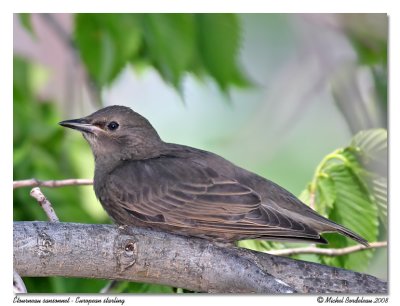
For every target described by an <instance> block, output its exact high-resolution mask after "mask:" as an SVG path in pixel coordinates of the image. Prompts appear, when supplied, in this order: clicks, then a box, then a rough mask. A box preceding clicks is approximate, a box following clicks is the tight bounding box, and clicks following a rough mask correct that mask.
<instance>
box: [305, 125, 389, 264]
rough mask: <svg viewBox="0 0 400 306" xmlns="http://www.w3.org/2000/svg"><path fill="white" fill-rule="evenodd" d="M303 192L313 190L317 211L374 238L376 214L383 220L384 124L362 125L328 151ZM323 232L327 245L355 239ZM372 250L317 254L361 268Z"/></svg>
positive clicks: (345, 243) (344, 244)
mask: <svg viewBox="0 0 400 306" xmlns="http://www.w3.org/2000/svg"><path fill="white" fill-rule="evenodd" d="M302 195H303V197H304V198H305V199H306V200H309V199H311V198H313V195H314V200H315V201H314V206H315V208H316V210H317V211H318V212H319V213H321V214H323V215H324V216H326V217H328V218H329V219H331V220H333V221H335V222H337V223H339V224H341V225H344V226H345V227H348V228H349V229H351V230H353V231H354V232H356V233H358V234H359V235H361V236H362V237H364V238H365V239H367V240H368V241H376V240H377V238H378V236H379V232H378V231H379V226H378V220H380V221H381V222H382V223H383V224H384V225H386V224H387V223H386V222H387V132H386V130H384V129H373V130H366V131H361V132H359V133H358V134H357V135H355V136H354V137H353V139H352V141H351V145H350V146H348V147H346V148H343V149H339V150H336V151H335V152H333V153H331V154H328V155H327V156H326V157H325V158H324V159H323V161H322V162H321V163H320V165H319V166H318V167H317V169H316V171H315V175H314V178H313V180H312V182H311V184H310V185H309V186H308V188H307V189H306V190H305V191H303V193H302ZM309 202H310V201H308V202H307V201H306V203H309ZM324 236H325V237H326V238H327V239H328V240H329V242H330V244H329V245H328V247H336V248H342V247H347V246H350V245H353V244H354V243H355V242H354V241H352V240H350V239H349V238H346V237H343V236H341V235H338V234H324ZM372 254H373V251H372V250H366V251H363V252H358V253H353V254H349V255H345V256H339V257H327V256H320V260H321V262H322V263H325V264H329V265H335V266H338V267H343V268H348V269H354V270H359V271H361V270H363V269H365V267H366V266H367V264H368V261H369V260H370V258H371V256H372Z"/></svg>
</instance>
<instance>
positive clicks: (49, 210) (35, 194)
mask: <svg viewBox="0 0 400 306" xmlns="http://www.w3.org/2000/svg"><path fill="white" fill-rule="evenodd" d="M30 195H31V197H32V198H35V199H36V201H38V203H39V205H40V206H41V207H42V208H43V210H44V212H45V213H46V215H47V218H49V220H50V221H51V222H59V221H60V220H59V219H58V217H57V214H56V212H55V211H54V209H53V206H52V205H51V203H50V201H49V200H47V198H46V197H45V195H44V194H43V193H42V191H41V190H40V188H39V187H35V188H33V189H32V190H31V193H30Z"/></svg>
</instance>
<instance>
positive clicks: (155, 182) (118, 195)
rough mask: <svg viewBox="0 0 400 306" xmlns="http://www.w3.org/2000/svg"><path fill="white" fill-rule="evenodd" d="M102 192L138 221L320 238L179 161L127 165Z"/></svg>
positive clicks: (233, 184)
mask: <svg viewBox="0 0 400 306" xmlns="http://www.w3.org/2000/svg"><path fill="white" fill-rule="evenodd" d="M107 192H108V193H110V195H111V196H112V198H113V199H117V201H118V204H119V205H120V206H122V207H123V208H124V209H125V210H126V211H127V212H129V213H130V214H131V215H132V216H134V217H136V218H139V219H140V220H141V221H144V222H149V223H163V224H166V223H167V224H169V225H171V226H177V227H201V228H202V229H204V230H208V231H212V232H231V233H232V234H233V233H241V234H243V235H248V236H256V235H258V234H259V235H260V236H270V237H271V238H273V237H274V236H279V237H293V236H299V237H305V238H310V239H319V237H320V236H319V234H318V233H317V232H316V231H315V230H313V229H311V228H309V227H307V226H306V225H305V224H303V223H301V222H298V221H296V220H294V219H293V218H291V217H289V216H287V215H285V214H284V213H282V212H280V211H278V210H277V209H276V208H274V206H266V205H262V203H261V202H262V200H261V198H260V195H259V194H258V193H257V192H256V191H254V190H253V189H252V188H250V187H248V186H246V185H243V184H241V183H239V182H238V181H236V180H235V179H231V178H227V177H224V176H222V175H220V174H218V173H217V172H216V171H214V170H213V169H211V168H209V167H207V166H204V165H199V164H197V163H190V162H189V163H188V162H187V161H182V160H180V159H176V160H175V159H169V160H163V159H162V158H159V159H154V160H145V161H135V162H127V163H125V164H124V165H122V166H121V167H119V168H117V169H115V170H114V171H113V173H111V174H110V176H109V179H108V183H107Z"/></svg>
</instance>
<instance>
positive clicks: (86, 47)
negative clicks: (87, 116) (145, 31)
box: [74, 14, 141, 86]
mask: <svg viewBox="0 0 400 306" xmlns="http://www.w3.org/2000/svg"><path fill="white" fill-rule="evenodd" d="M75 16H76V17H75V32H74V37H75V41H76V44H77V46H78V49H79V52H80V54H81V57H82V60H83V62H84V64H85V66H86V68H87V69H88V71H89V74H90V75H91V77H92V78H93V79H94V80H95V81H97V83H98V84H99V85H101V86H103V85H107V84H109V83H111V82H112V81H113V80H114V79H115V77H116V76H117V75H118V74H119V73H120V72H121V70H122V69H123V68H124V66H125V65H126V64H127V63H128V61H129V60H130V59H131V58H132V57H134V56H135V55H136V54H137V52H138V51H139V48H140V46H141V32H140V29H139V26H138V17H137V15H136V14H77V15H75Z"/></svg>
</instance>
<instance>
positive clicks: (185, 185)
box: [60, 106, 368, 245]
mask: <svg viewBox="0 0 400 306" xmlns="http://www.w3.org/2000/svg"><path fill="white" fill-rule="evenodd" d="M60 125H62V126H65V127H68V128H72V129H76V130H78V131H81V132H82V134H83V137H84V138H85V139H86V140H87V141H88V143H89V145H90V147H91V149H92V151H93V154H94V158H95V174H94V191H95V193H96V196H97V198H98V199H99V200H100V202H101V204H102V205H103V207H104V209H105V210H106V211H107V213H108V214H109V216H110V217H111V218H112V219H113V220H114V221H115V222H116V223H117V224H121V225H133V226H140V227H146V228H151V229H157V230H162V231H168V232H172V233H176V234H180V235H185V236H195V237H201V238H205V239H209V240H216V241H220V242H234V241H237V240H243V239H265V240H290V241H309V242H313V243H327V241H326V240H325V239H324V238H323V237H322V236H320V233H323V232H338V233H340V234H342V235H345V236H348V237H350V238H352V239H354V240H356V241H357V242H359V243H362V244H364V245H368V243H367V241H366V240H365V239H363V238H362V237H360V236H359V235H357V234H355V233H353V232H352V231H350V230H349V229H347V228H345V227H343V226H341V225H339V224H336V223H334V222H333V221H330V220H328V219H326V218H324V217H322V216H320V215H319V214H317V213H316V212H315V211H314V210H312V209H311V208H310V207H308V206H307V205H305V204H303V203H302V202H301V201H300V200H299V199H297V198H296V197H295V196H294V195H293V194H291V193H290V192H288V191H287V190H285V189H283V188H282V187H280V186H278V185H277V184H275V183H273V182H271V181H269V180H267V179H265V178H263V177H261V176H259V175H257V174H254V173H252V172H249V171H247V170H245V169H242V168H240V167H238V166H236V165H234V164H232V163H231V162H229V161H227V160H225V159H224V158H222V157H220V156H218V155H216V154H213V153H210V152H207V151H203V150H199V149H195V148H191V147H188V146H183V145H178V144H172V143H166V142H164V141H162V140H161V138H160V137H159V136H158V134H157V132H156V130H155V129H154V128H153V127H152V126H151V124H150V123H149V122H148V121H147V119H145V118H144V117H142V116H141V115H139V114H137V113H136V112H134V111H133V110H131V109H130V108H128V107H124V106H109V107H105V108H103V109H100V110H99V111H97V112H95V113H93V114H91V115H89V116H86V117H84V118H81V119H75V120H66V121H62V122H60Z"/></svg>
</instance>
